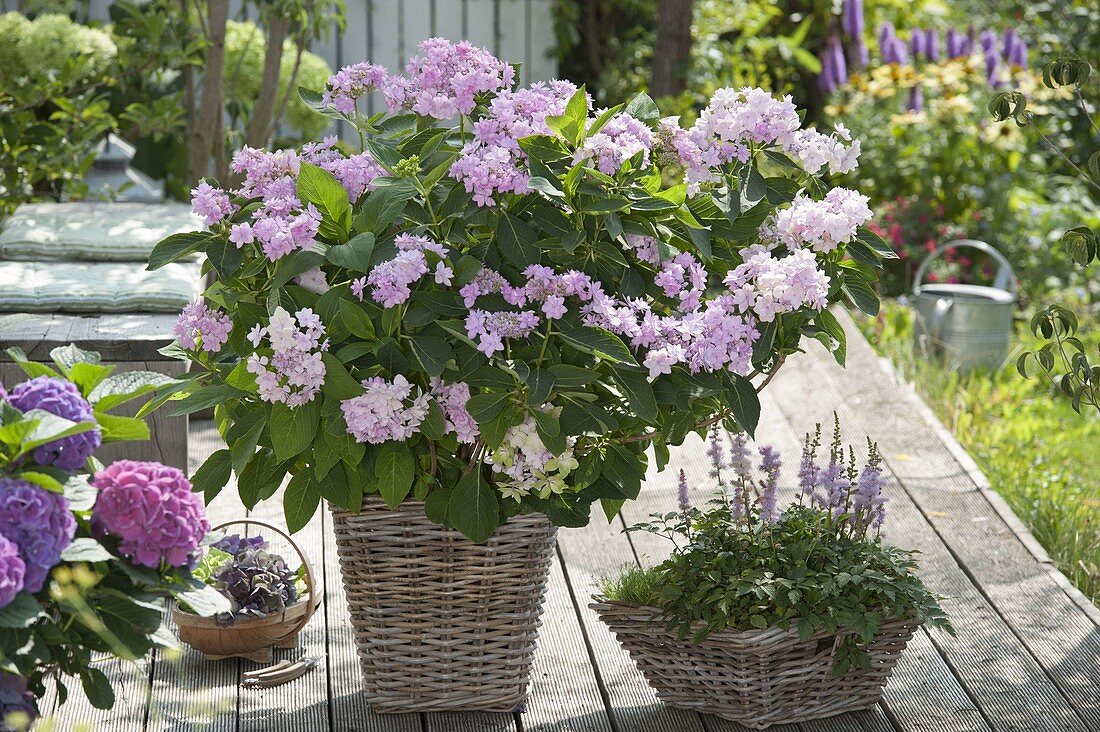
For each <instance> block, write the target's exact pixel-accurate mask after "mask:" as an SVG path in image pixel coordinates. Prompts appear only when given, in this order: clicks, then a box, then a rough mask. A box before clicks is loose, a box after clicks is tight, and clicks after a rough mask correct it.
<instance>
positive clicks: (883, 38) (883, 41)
mask: <svg viewBox="0 0 1100 732" xmlns="http://www.w3.org/2000/svg"><path fill="white" fill-rule="evenodd" d="M892 38H897V32H896V31H895V30H894V24H893V23H882V24H881V25H879V27H878V32H877V33H876V34H875V40H877V41H878V45H879V48H881V49H882V50H883V52H884V53H885V51H886V47H887V46H888V45H890V44H889V41H890V39H892Z"/></svg>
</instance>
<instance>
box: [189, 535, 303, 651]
mask: <svg viewBox="0 0 1100 732" xmlns="http://www.w3.org/2000/svg"><path fill="white" fill-rule="evenodd" d="M234 524H245V525H246V526H247V525H251V526H261V527H263V528H264V529H267V530H270V531H274V532H275V533H276V534H278V535H279V536H281V537H283V538H284V539H286V541H287V543H288V544H290V546H291V547H293V548H294V552H295V553H296V554H297V555H298V559H300V560H301V561H302V566H303V567H304V568H305V570H306V591H307V592H309V606H310V607H311V608H312V609H311V610H310V612H308V613H306V614H305V615H304V616H302V619H301V621H299V623H298V625H296V626H295V627H294V630H293V631H291V632H290V633H288V634H287V635H293V634H294V633H297V632H299V631H300V630H301V629H302V628H304V627H306V623H308V622H309V621H310V619H311V618H312V617H313V613H315V612H316V611H317V608H319V607H321V601H322V600H323V598H322V597H321V596H320V595H318V594H317V583H316V581H315V580H314V578H313V568H312V567H311V566H310V565H309V559H308V558H306V553H305V552H304V551H302V547H300V546H298V542H296V541H294V539H291V538H290V534H288V533H286V532H285V531H283V530H282V529H280V528H279V527H278V526H276V525H275V524H272V523H269V522H267V521H264V520H262V519H254V518H243V519H233V520H231V521H223V522H222V523H220V524H218V525H217V526H215V527H213V528H212V529H210V532H211V533H213V532H215V531H221V530H222V529H224V528H226V527H227V526H232V525H234Z"/></svg>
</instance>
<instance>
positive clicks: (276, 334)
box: [246, 306, 328, 407]
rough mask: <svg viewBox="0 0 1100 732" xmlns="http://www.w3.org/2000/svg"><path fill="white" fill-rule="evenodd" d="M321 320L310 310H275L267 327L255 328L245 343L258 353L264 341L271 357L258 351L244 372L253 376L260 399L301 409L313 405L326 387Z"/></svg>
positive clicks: (323, 330)
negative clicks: (248, 343) (293, 312)
mask: <svg viewBox="0 0 1100 732" xmlns="http://www.w3.org/2000/svg"><path fill="white" fill-rule="evenodd" d="M324 334H325V329H324V326H323V325H322V323H321V319H320V318H319V317H318V316H317V314H316V313H314V312H313V311H312V310H310V309H309V308H302V309H301V310H299V311H298V312H297V313H295V314H294V315H291V314H290V313H289V312H287V311H286V310H285V309H284V308H283V307H281V306H280V307H277V308H275V312H274V313H272V314H271V318H270V319H269V321H268V324H267V327H266V328H265V327H262V326H259V325H257V326H256V327H255V328H253V329H252V331H251V332H250V333H249V334H248V339H249V340H250V341H251V342H252V345H253V346H254V347H256V348H257V349H259V348H260V345H261V343H262V342H263V341H264V339H265V338H266V339H267V341H268V345H269V346H270V348H271V354H270V355H268V354H267V353H266V349H265V350H264V351H261V350H257V351H256V352H255V353H253V354H252V355H251V356H249V357H248V362H247V365H246V368H247V369H248V372H249V373H251V374H255V376H256V385H257V386H258V388H259V389H258V390H259V395H260V399H262V400H264V401H265V402H281V403H283V404H286V405H287V406H289V407H300V406H302V405H303V404H308V403H309V402H311V401H313V399H314V397H316V396H317V394H318V393H319V392H320V390H321V387H322V386H324V383H325V362H324V360H323V359H322V356H321V354H322V353H323V352H324V351H327V350H328V340H327V339H325V340H322V338H323V337H324Z"/></svg>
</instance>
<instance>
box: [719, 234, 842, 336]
mask: <svg viewBox="0 0 1100 732" xmlns="http://www.w3.org/2000/svg"><path fill="white" fill-rule="evenodd" d="M744 260H745V261H744V262H742V263H741V264H739V265H737V267H735V268H734V269H732V270H730V272H729V274H728V275H727V276H726V279H725V284H726V287H728V288H730V292H731V293H732V297H733V302H734V303H735V305H736V307H737V308H738V309H739V310H740V311H741V312H746V313H747V312H751V313H752V314H753V315H754V316H755V317H756V318H757V319H758V320H760V321H762V322H765V323H767V322H771V321H772V320H774V319H775V316H776V314H777V313H786V312H791V311H793V310H798V309H800V308H803V307H811V308H813V309H814V310H821V309H823V308H824V307H825V306H826V305H827V304H828V296H829V277H828V275H826V274H825V273H824V272H822V271H821V270H820V269H819V268H818V266H817V260H816V259H814V255H813V253H812V252H810V251H809V250H808V249H795V250H794V251H793V252H791V253H790V254H788V255H787V256H785V257H779V258H776V257H774V256H773V255H772V253H771V252H770V251H768V250H767V249H766V248H765V247H762V246H759V245H754V246H752V247H749V248H748V249H747V250H745V252H744Z"/></svg>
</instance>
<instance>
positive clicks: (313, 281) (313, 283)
mask: <svg viewBox="0 0 1100 732" xmlns="http://www.w3.org/2000/svg"><path fill="white" fill-rule="evenodd" d="M294 284H296V285H298V286H299V287H303V288H305V289H307V290H309V291H310V292H315V293H317V294H318V295H323V294H325V293H326V292H328V291H329V289H330V287H329V284H328V278H327V277H325V271H324V270H323V269H321V268H320V267H314V268H313V269H308V270H306V271H305V272H303V273H302V274H300V275H298V276H297V277H295V278H294Z"/></svg>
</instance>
